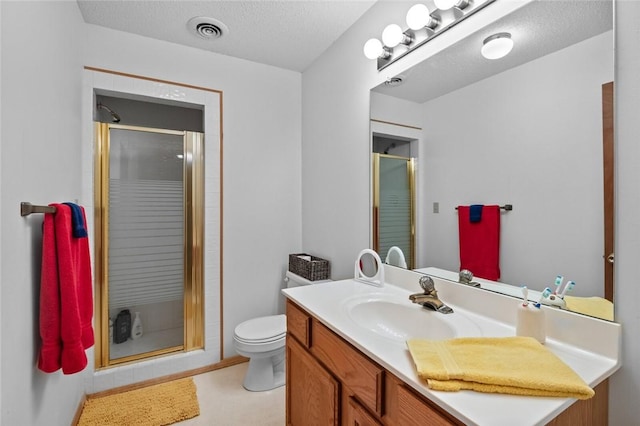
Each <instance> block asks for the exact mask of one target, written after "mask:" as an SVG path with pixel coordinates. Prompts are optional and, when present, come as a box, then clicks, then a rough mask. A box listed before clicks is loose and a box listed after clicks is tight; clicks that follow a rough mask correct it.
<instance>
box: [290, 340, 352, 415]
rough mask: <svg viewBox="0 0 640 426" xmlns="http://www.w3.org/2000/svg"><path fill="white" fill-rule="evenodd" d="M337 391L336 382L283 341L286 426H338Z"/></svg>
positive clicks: (299, 348)
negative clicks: (285, 368)
mask: <svg viewBox="0 0 640 426" xmlns="http://www.w3.org/2000/svg"><path fill="white" fill-rule="evenodd" d="M339 392H340V385H339V383H338V381H337V380H336V379H334V378H333V376H331V374H329V373H328V372H327V371H326V370H325V369H324V368H323V367H322V366H321V365H320V364H318V362H317V361H316V360H315V359H313V357H312V356H311V355H310V354H309V353H307V351H306V350H305V349H304V348H303V347H302V346H301V345H300V344H299V343H298V342H297V341H296V340H295V339H287V425H293V426H297V425H309V426H316V425H317V426H321V425H322V426H327V425H339V424H340V418H339V410H338V409H339V397H340V393H339Z"/></svg>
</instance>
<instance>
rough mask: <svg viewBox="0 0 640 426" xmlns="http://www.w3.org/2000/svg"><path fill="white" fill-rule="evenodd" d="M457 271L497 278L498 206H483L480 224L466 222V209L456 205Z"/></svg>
mask: <svg viewBox="0 0 640 426" xmlns="http://www.w3.org/2000/svg"><path fill="white" fill-rule="evenodd" d="M458 227H459V232H460V270H462V269H468V270H469V271H471V272H472V273H473V275H474V276H476V277H478V278H485V279H488V280H493V281H497V280H498V279H499V278H500V206H484V207H483V208H482V219H481V220H480V221H479V222H473V223H472V222H471V221H470V220H469V206H458Z"/></svg>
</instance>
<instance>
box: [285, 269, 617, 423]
mask: <svg viewBox="0 0 640 426" xmlns="http://www.w3.org/2000/svg"><path fill="white" fill-rule="evenodd" d="M436 289H438V290H439V287H438V283H436ZM469 289H470V290H474V289H473V288H471V287H470V288H469ZM418 290H419V289H418ZM461 291H466V289H462V290H461ZM283 293H284V294H285V296H286V297H287V298H289V299H291V300H292V301H294V302H296V303H297V304H298V305H300V306H301V307H302V308H303V309H305V310H306V311H307V312H309V313H310V314H312V315H313V316H315V317H316V318H317V319H318V320H320V321H321V322H322V323H323V324H324V325H326V326H327V327H329V328H330V329H331V330H333V331H334V332H335V333H336V334H338V335H339V336H341V337H342V338H344V339H345V340H347V341H348V342H349V343H351V344H352V345H353V346H355V347H356V348H358V349H359V350H361V351H362V352H363V353H364V354H366V355H367V356H369V357H370V358H371V359H373V360H374V361H375V362H377V363H378V364H380V365H381V366H382V367H384V368H385V369H387V370H389V371H390V372H392V373H393V374H394V375H396V376H397V377H398V378H400V379H401V380H403V381H404V382H406V383H407V384H408V385H410V386H411V387H413V388H414V389H415V390H417V391H418V392H419V393H421V394H422V395H424V396H425V397H426V398H428V399H430V400H431V401H433V402H434V403H435V404H437V405H439V406H440V407H442V408H443V409H444V410H446V411H447V412H449V413H450V414H452V415H453V416H455V417H456V418H458V419H459V420H460V421H462V422H464V423H465V424H471V425H481V426H482V425H486V426H502V425H504V426H514V425H518V426H526V425H542V424H546V423H548V422H549V421H551V420H552V419H553V418H554V417H556V416H557V415H558V414H560V413H561V412H562V411H564V410H565V409H566V408H568V407H569V406H570V405H571V404H572V403H573V402H574V401H575V400H573V399H567V398H545V397H523V396H515V395H498V394H488V393H480V392H473V391H460V392H441V391H433V390H430V389H429V388H428V387H427V386H426V384H425V383H424V382H423V381H422V380H421V379H420V378H419V377H418V375H417V373H416V370H415V366H414V364H413V360H412V359H411V355H410V353H409V351H408V349H407V348H406V345H405V344H404V339H403V338H402V336H399V337H398V338H397V339H392V338H390V337H388V336H383V335H381V334H379V333H376V332H374V331H372V330H369V329H367V328H365V327H363V326H361V325H359V324H358V323H356V322H355V321H354V320H353V319H352V318H351V316H350V314H349V312H348V309H347V306H348V304H349V302H350V301H353V300H354V299H357V298H361V297H372V298H376V299H378V298H379V299H385V298H389V300H406V301H407V302H408V296H409V294H411V292H410V291H408V290H405V289H403V288H400V287H396V286H393V285H389V284H387V285H385V286H384V287H374V286H371V285H369V284H365V283H362V282H358V281H355V280H343V281H334V282H329V283H323V284H318V285H309V286H304V287H297V288H290V289H285V290H283ZM487 294H489V292H487ZM496 296H499V295H496ZM441 298H442V299H443V301H444V302H445V303H447V305H449V306H450V307H452V308H453V309H454V313H453V314H450V315H446V316H447V317H449V318H447V321H449V320H450V321H452V323H459V324H460V325H461V327H458V328H457V329H456V330H457V333H458V334H457V335H456V336H455V337H470V336H477V335H482V336H486V337H506V336H513V335H515V328H514V327H513V326H512V325H509V324H507V323H504V322H500V321H498V320H495V319H492V318H489V317H487V316H483V315H479V314H477V313H474V312H471V311H470V310H468V309H464V308H463V307H461V306H459V305H455V304H452V303H449V301H448V300H446V299H444V298H443V297H442V294H441ZM409 305H410V306H415V309H417V310H419V311H420V314H424V315H425V316H428V315H442V316H444V314H441V313H438V312H432V311H428V310H426V309H423V308H422V307H421V306H419V305H415V304H411V303H410V302H409ZM425 318H427V317H425ZM425 321H427V319H425ZM596 321H597V320H596ZM470 323H473V324H475V325H477V327H475V326H474V327H469V326H468V324H470ZM465 334H466V335H465ZM409 337H412V336H409ZM418 337H419V336H418ZM545 346H546V347H547V348H549V349H550V350H551V351H552V352H553V353H554V354H556V355H557V356H558V357H559V358H560V359H562V360H563V361H564V362H565V363H567V364H568V365H569V366H570V367H571V368H573V370H574V371H575V372H576V373H577V374H578V375H580V377H582V379H583V380H584V381H585V382H586V383H587V384H589V385H590V386H591V387H595V386H596V385H598V384H599V383H600V382H602V381H603V380H604V379H606V378H607V377H609V376H610V375H611V374H613V373H614V372H615V371H616V370H617V369H618V368H619V362H618V359H616V358H611V357H608V356H605V355H603V354H601V353H594V352H591V351H588V350H585V349H584V348H580V347H577V346H573V345H569V344H567V343H563V342H561V341H558V340H556V339H553V338H547V342H546V344H545Z"/></svg>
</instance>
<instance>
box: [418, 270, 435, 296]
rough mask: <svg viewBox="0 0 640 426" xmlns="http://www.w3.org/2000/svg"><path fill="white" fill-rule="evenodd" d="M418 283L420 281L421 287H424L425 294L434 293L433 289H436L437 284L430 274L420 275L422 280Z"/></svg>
mask: <svg viewBox="0 0 640 426" xmlns="http://www.w3.org/2000/svg"><path fill="white" fill-rule="evenodd" d="M418 283H420V287H422V289H423V290H424V292H425V294H427V293H433V291H434V290H435V289H436V285H435V283H434V282H433V279H432V278H431V277H430V276H428V275H424V276H422V277H420V280H419V281H418Z"/></svg>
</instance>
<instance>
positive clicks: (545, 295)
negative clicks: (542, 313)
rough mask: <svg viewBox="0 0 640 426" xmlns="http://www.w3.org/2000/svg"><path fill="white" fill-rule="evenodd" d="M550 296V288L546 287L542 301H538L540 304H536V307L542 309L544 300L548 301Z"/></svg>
mask: <svg viewBox="0 0 640 426" xmlns="http://www.w3.org/2000/svg"><path fill="white" fill-rule="evenodd" d="M549 296H551V289H550V288H549V287H545V289H544V291H543V292H542V294H541V295H540V300H538V303H536V304H535V305H534V306H535V307H536V308H539V307H540V304H541V303H542V300H543V299H548V298H549Z"/></svg>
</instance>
